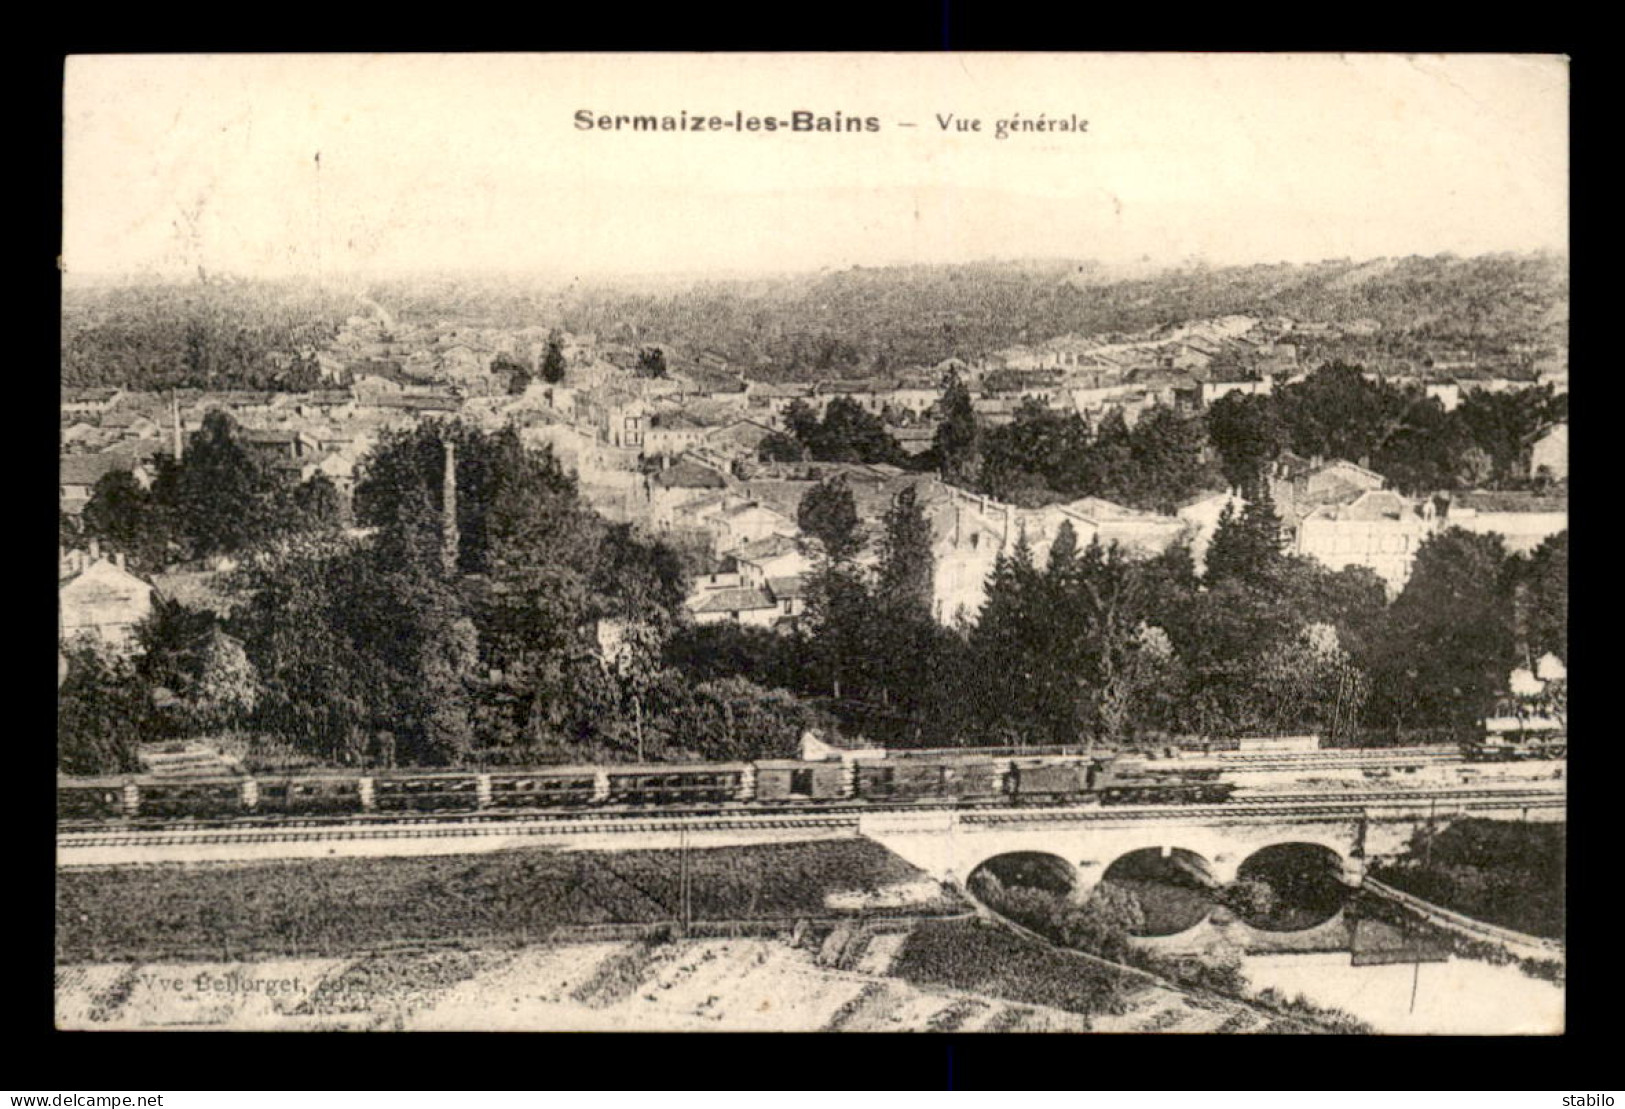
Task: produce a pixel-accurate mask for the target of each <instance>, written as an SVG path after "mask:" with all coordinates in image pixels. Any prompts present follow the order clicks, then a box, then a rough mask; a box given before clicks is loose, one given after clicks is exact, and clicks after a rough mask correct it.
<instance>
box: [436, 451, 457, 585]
mask: <svg viewBox="0 0 1625 1109" xmlns="http://www.w3.org/2000/svg"><path fill="white" fill-rule="evenodd" d="M442 442H443V443H444V444H445V448H446V473H445V477H444V478H443V479H442V481H441V492H440V513H441V520H440V561H441V565H443V566H444V567H445V569H446V574H447V575H448V576H450V575H452V574H455V573H456V572H457V542H458V537H457V448H456V446H455V445H454V444H453V443H452V441H451V439H449V438H447V439H445V440H443V441H442Z"/></svg>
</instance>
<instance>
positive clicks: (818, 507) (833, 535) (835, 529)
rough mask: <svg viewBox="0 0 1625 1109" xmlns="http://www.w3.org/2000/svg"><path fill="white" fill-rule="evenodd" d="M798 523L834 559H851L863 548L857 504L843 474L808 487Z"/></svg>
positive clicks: (797, 509) (799, 510) (798, 511)
mask: <svg viewBox="0 0 1625 1109" xmlns="http://www.w3.org/2000/svg"><path fill="white" fill-rule="evenodd" d="M796 523H797V525H798V526H799V527H800V528H801V530H802V531H803V532H805V533H806V534H808V535H810V536H812V537H813V538H814V539H816V540H818V541H819V543H820V544H822V546H823V550H824V553H825V555H826V556H827V557H828V558H829V559H830V560H831V561H833V562H845V561H848V560H850V559H852V558H853V557H854V556H856V555H857V553H858V552H859V551H860V550H862V549H863V543H864V536H863V529H862V527H861V526H860V524H859V522H858V509H857V504H856V502H855V501H854V499H853V497H852V489H851V487H850V486H849V485H847V483H846V477H845V475H843V474H835V475H833V476H831V477H827V478H824V479H823V480H822V481H820V482H819V483H818V484H817V485H815V486H813V487H812V488H811V489H809V490H807V493H806V495H805V496H803V497H802V498H801V503H800V504H799V505H798V506H797V507H796Z"/></svg>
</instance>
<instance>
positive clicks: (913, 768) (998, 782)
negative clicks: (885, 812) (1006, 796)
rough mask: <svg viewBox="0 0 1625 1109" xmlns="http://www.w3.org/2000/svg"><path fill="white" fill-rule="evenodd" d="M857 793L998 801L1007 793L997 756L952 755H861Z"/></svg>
mask: <svg viewBox="0 0 1625 1109" xmlns="http://www.w3.org/2000/svg"><path fill="white" fill-rule="evenodd" d="M855 765H856V767H857V779H856V780H857V785H856V790H857V795H858V796H859V797H861V798H863V799H864V800H865V801H928V800H936V799H943V800H957V801H994V800H998V799H999V798H1000V797H1002V796H1003V788H1004V766H1005V764H1003V763H1001V762H1000V761H999V760H997V759H990V758H985V757H979V756H973V755H972V756H949V757H941V756H938V757H933V758H921V759H908V758H904V759H897V758H879V759H858V760H856V764H855Z"/></svg>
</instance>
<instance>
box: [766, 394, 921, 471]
mask: <svg viewBox="0 0 1625 1109" xmlns="http://www.w3.org/2000/svg"><path fill="white" fill-rule="evenodd" d="M784 422H785V427H786V428H788V429H789V432H790V434H789V435H788V436H782V435H774V436H770V437H769V440H772V442H771V443H769V442H768V441H764V443H763V446H762V449H761V456H762V457H763V458H764V459H767V460H770V461H799V459H800V458H811V459H813V460H814V461H817V462H879V463H887V464H890V465H903V464H905V463H908V462H909V461H910V460H909V457H908V455H906V454H904V453H903V449H902V448H901V447H899V446H898V445H897V441H896V440H895V439H893V438H892V437H891V436H890V435H889V434H887V432H886V422H885V421H884V420H883V419H881V418H880V417H879V416H876V415H874V414H872V413H870V412H868V411H865V409H864V408H863V406H862V405H861V404H859V403H858V402H857V401H855V400H853V399H852V398H851V397H835V398H833V399H832V400H831V401H830V402H829V404H828V406H827V407H826V408H825V409H824V417H823V419H819V418H818V417H817V416H816V415H815V414H814V413H813V411H812V409H811V408H810V407H809V406H808V405H807V404H805V403H804V402H802V401H800V400H796V401H792V402H791V404H790V407H789V408H788V409H787V410H786V412H785V421H784ZM786 438H788V439H789V440H790V443H785V442H783V441H782V440H784V439H786ZM791 444H794V445H793V446H792V445H791ZM797 448H799V449H797Z"/></svg>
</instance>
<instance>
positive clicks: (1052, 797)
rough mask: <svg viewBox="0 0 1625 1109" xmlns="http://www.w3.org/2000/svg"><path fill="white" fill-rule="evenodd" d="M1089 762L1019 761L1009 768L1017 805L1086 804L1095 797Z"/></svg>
mask: <svg viewBox="0 0 1625 1109" xmlns="http://www.w3.org/2000/svg"><path fill="white" fill-rule="evenodd" d="M1092 769H1093V764H1092V763H1091V762H1090V761H1089V760H1087V759H1077V758H1064V759H1039V760H1032V761H1022V760H1017V762H1016V763H1015V765H1013V766H1012V767H1011V768H1010V777H1009V780H1008V787H1007V788H1008V791H1009V794H1010V796H1011V798H1012V799H1014V800H1016V801H1030V802H1061V801H1084V800H1089V799H1091V798H1092V797H1093V794H1092V793H1091V791H1090V783H1089V779H1090V776H1091V771H1092Z"/></svg>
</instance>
